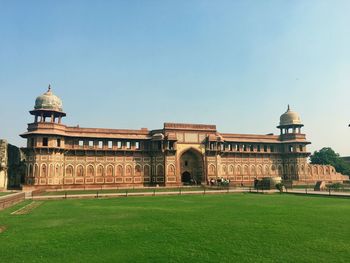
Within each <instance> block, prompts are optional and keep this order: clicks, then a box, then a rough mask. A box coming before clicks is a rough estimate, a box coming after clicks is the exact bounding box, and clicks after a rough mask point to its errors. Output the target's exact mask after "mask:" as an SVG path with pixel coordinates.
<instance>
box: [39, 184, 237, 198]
mask: <svg viewBox="0 0 350 263" xmlns="http://www.w3.org/2000/svg"><path fill="white" fill-rule="evenodd" d="M230 189H236V188H233V187H231V188H230ZM213 190H227V188H226V187H206V188H205V191H213ZM180 191H181V192H183V191H200V192H203V191H204V188H203V187H202V186H193V187H191V186H186V187H183V186H182V187H172V188H169V187H168V188H166V187H159V188H150V187H142V188H129V189H95V190H90V189H87V190H65V191H62V190H57V191H47V192H42V193H39V194H38V195H40V196H47V195H64V194H67V195H81V194H97V193H99V194H113V193H119V194H120V193H141V192H150V193H153V192H156V193H157V192H180Z"/></svg>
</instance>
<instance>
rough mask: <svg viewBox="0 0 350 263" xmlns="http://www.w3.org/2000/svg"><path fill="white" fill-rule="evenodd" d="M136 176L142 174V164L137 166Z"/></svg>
mask: <svg viewBox="0 0 350 263" xmlns="http://www.w3.org/2000/svg"><path fill="white" fill-rule="evenodd" d="M135 176H141V166H140V165H136V166H135Z"/></svg>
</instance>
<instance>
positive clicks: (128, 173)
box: [125, 164, 132, 176]
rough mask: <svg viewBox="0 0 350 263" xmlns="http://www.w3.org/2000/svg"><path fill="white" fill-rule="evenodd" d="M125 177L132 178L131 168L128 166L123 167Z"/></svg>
mask: <svg viewBox="0 0 350 263" xmlns="http://www.w3.org/2000/svg"><path fill="white" fill-rule="evenodd" d="M125 176H132V167H131V165H130V164H128V165H127V166H125Z"/></svg>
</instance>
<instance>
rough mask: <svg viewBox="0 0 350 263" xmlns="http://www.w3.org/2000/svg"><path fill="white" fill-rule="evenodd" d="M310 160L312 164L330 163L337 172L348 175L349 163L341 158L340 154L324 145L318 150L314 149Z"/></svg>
mask: <svg viewBox="0 0 350 263" xmlns="http://www.w3.org/2000/svg"><path fill="white" fill-rule="evenodd" d="M310 161H311V163H312V164H326V165H332V166H333V167H334V168H335V170H336V171H337V172H338V173H342V174H344V175H350V163H348V162H346V161H345V160H344V159H342V158H341V157H340V155H339V154H338V153H336V152H335V151H334V150H333V149H332V148H330V147H324V148H322V149H321V150H319V151H315V152H314V153H313V154H312V155H311V156H310Z"/></svg>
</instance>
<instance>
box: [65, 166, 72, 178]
mask: <svg viewBox="0 0 350 263" xmlns="http://www.w3.org/2000/svg"><path fill="white" fill-rule="evenodd" d="M73 174H74V167H73V165H71V164H68V165H67V166H66V176H67V177H72V176H73Z"/></svg>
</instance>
